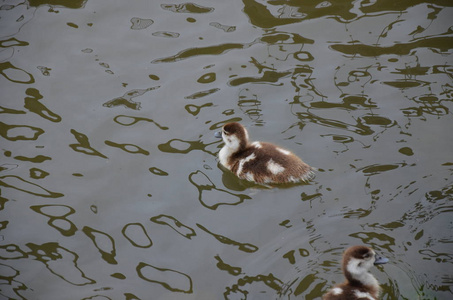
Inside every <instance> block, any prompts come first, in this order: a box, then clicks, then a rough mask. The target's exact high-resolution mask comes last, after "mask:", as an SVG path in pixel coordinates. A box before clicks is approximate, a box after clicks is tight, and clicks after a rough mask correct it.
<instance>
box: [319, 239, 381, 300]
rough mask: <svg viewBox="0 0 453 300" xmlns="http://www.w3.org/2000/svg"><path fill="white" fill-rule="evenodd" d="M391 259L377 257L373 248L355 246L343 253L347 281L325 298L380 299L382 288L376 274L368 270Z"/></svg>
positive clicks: (332, 299)
mask: <svg viewBox="0 0 453 300" xmlns="http://www.w3.org/2000/svg"><path fill="white" fill-rule="evenodd" d="M388 261H389V260H388V259H387V258H385V257H377V256H376V253H375V252H374V251H373V249H371V248H369V247H366V246H353V247H350V248H348V249H346V251H345V253H344V254H343V265H342V269H343V274H344V276H345V277H346V281H345V282H344V283H342V284H339V285H336V286H335V287H334V288H332V289H331V290H330V291H329V292H327V293H326V294H324V296H323V298H322V299H323V300H359V299H364V300H365V299H367V300H378V299H379V298H378V297H379V294H380V291H381V288H380V286H379V283H378V281H377V280H376V278H374V276H373V275H372V274H371V273H369V272H368V270H369V269H370V268H371V267H372V266H373V265H378V264H385V263H387V262H388Z"/></svg>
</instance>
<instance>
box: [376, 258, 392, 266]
mask: <svg viewBox="0 0 453 300" xmlns="http://www.w3.org/2000/svg"><path fill="white" fill-rule="evenodd" d="M388 262H389V260H388V258H385V257H382V256H376V260H375V261H374V264H375V265H382V264H386V263H388Z"/></svg>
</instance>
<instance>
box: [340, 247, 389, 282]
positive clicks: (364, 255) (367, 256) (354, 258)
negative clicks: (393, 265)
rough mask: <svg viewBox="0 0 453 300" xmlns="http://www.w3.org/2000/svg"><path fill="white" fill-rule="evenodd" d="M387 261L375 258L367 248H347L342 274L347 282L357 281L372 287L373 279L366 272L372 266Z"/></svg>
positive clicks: (372, 251)
mask: <svg viewBox="0 0 453 300" xmlns="http://www.w3.org/2000/svg"><path fill="white" fill-rule="evenodd" d="M388 261H389V260H388V259H387V258H385V257H379V256H377V255H376V253H375V252H374V250H373V249H371V248H369V247H365V246H353V247H350V248H348V249H347V250H346V252H345V254H344V256H343V273H344V274H345V277H346V278H347V279H348V281H349V282H354V281H359V282H362V283H364V284H365V285H372V284H375V279H374V277H372V275H371V274H370V273H368V271H369V270H370V268H371V267H372V266H373V265H378V264H385V263H387V262H388ZM376 284H377V282H376Z"/></svg>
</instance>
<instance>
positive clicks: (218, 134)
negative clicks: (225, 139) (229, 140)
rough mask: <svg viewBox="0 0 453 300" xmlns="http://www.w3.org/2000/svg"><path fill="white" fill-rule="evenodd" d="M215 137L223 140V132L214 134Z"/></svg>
mask: <svg viewBox="0 0 453 300" xmlns="http://www.w3.org/2000/svg"><path fill="white" fill-rule="evenodd" d="M214 136H215V137H216V138H218V139H221V138H222V132H221V131H217V132H216V133H214Z"/></svg>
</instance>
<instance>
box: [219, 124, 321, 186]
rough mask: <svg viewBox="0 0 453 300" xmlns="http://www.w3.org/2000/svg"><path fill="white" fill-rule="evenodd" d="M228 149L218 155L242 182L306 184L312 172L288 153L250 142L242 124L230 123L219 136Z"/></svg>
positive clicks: (261, 143)
mask: <svg viewBox="0 0 453 300" xmlns="http://www.w3.org/2000/svg"><path fill="white" fill-rule="evenodd" d="M215 136H216V137H218V138H222V139H223V141H224V142H225V146H223V148H222V149H221V150H220V152H219V159H220V163H221V164H222V165H223V166H224V167H225V168H227V169H228V170H230V171H231V172H233V173H234V174H235V175H236V176H238V177H239V178H241V179H245V180H248V181H254V182H256V183H260V184H272V183H274V184H276V183H277V184H278V183H289V182H294V183H297V182H300V181H307V180H309V179H311V178H312V177H313V176H314V172H313V168H312V167H310V166H309V165H307V164H306V163H304V162H303V161H302V160H301V159H300V158H298V157H297V156H296V155H294V154H293V153H291V152H290V151H288V150H285V149H283V148H280V147H277V146H275V145H273V144H270V143H263V142H253V143H250V142H249V135H248V133H247V130H246V129H245V127H244V126H242V125H241V124H239V123H236V122H234V123H228V124H225V125H224V126H223V127H222V132H217V133H216V135H215Z"/></svg>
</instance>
